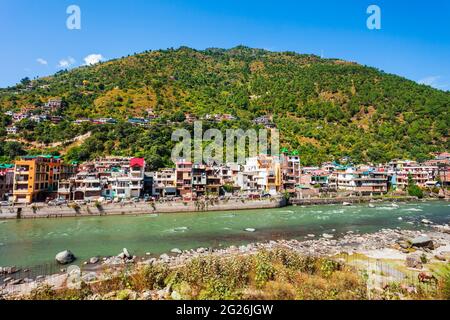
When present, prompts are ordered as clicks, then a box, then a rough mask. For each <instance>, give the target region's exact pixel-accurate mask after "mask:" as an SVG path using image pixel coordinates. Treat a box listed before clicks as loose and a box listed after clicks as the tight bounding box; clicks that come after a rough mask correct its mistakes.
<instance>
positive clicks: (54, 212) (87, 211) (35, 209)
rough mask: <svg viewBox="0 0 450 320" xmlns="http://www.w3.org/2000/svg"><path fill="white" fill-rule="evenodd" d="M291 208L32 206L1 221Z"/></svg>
mask: <svg viewBox="0 0 450 320" xmlns="http://www.w3.org/2000/svg"><path fill="white" fill-rule="evenodd" d="M286 205H287V201H286V200H285V199H264V200H240V199H231V200H221V201H206V202H163V203H159V202H156V203H154V204H152V203H150V202H138V203H127V204H120V203H109V204H102V205H96V204H89V205H81V206H79V207H78V208H73V207H70V206H67V205H64V206H56V207H52V206H47V205H31V206H22V207H2V208H0V219H34V218H62V217H89V216H110V215H138V214H152V213H175V212H206V211H228V210H251V209H268V208H280V207H284V206H286Z"/></svg>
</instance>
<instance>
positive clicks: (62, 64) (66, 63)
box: [58, 57, 75, 68]
mask: <svg viewBox="0 0 450 320" xmlns="http://www.w3.org/2000/svg"><path fill="white" fill-rule="evenodd" d="M74 63H75V59H74V58H72V57H68V58H65V59H61V60H59V64H58V67H60V68H68V67H70V66H71V65H73V64H74Z"/></svg>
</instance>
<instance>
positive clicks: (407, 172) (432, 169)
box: [388, 160, 439, 190]
mask: <svg viewBox="0 0 450 320" xmlns="http://www.w3.org/2000/svg"><path fill="white" fill-rule="evenodd" d="M388 170H389V173H390V175H391V176H392V185H393V187H394V188H395V189H400V190H405V189H406V188H407V187H408V181H409V177H411V178H412V180H413V182H414V183H415V184H416V185H418V186H419V187H427V186H434V185H436V184H437V177H438V175H439V166H438V165H437V164H435V165H425V164H419V163H417V162H415V161H398V160H395V161H391V162H390V163H389V166H388Z"/></svg>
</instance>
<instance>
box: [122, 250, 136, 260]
mask: <svg viewBox="0 0 450 320" xmlns="http://www.w3.org/2000/svg"><path fill="white" fill-rule="evenodd" d="M122 252H123V254H124V256H125V258H127V259H131V258H132V257H133V256H132V255H131V254H130V253H129V252H128V249H127V248H123V250H122Z"/></svg>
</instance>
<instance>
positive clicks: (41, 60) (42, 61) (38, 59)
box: [36, 58, 48, 66]
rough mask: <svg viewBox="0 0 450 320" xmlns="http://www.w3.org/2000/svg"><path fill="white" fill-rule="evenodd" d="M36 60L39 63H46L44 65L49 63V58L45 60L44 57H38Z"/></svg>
mask: <svg viewBox="0 0 450 320" xmlns="http://www.w3.org/2000/svg"><path fill="white" fill-rule="evenodd" d="M36 61H37V62H38V63H39V64H42V65H44V66H46V65H48V62H47V60H44V59H42V58H37V59H36Z"/></svg>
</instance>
